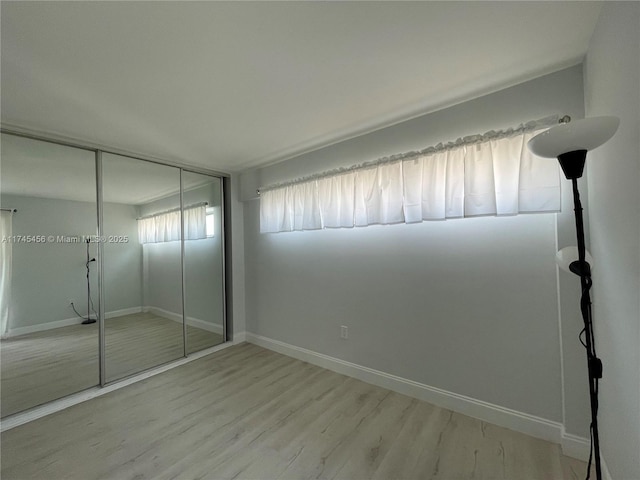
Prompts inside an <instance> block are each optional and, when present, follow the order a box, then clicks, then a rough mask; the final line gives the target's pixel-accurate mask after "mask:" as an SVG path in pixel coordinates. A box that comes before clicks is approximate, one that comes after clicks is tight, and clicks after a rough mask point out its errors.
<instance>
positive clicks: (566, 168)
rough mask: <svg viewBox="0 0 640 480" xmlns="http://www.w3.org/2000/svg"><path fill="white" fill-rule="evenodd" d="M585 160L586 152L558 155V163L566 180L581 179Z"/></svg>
mask: <svg viewBox="0 0 640 480" xmlns="http://www.w3.org/2000/svg"><path fill="white" fill-rule="evenodd" d="M586 159H587V151H586V150H574V151H572V152H567V153H562V154H560V155H558V161H559V162H560V166H561V167H562V171H563V172H564V176H565V177H567V180H575V179H576V178H580V177H582V172H583V171H584V163H585V160H586Z"/></svg>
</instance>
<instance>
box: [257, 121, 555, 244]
mask: <svg viewBox="0 0 640 480" xmlns="http://www.w3.org/2000/svg"><path fill="white" fill-rule="evenodd" d="M550 118H552V117H550ZM553 120H554V123H557V117H553ZM541 122H542V123H546V124H547V125H548V124H550V122H551V121H550V119H545V120H543V121H539V122H532V124H528V126H521V127H518V129H515V130H513V129H512V130H508V131H505V132H489V133H488V134H485V135H484V136H475V137H467V138H466V139H460V140H458V141H457V142H455V143H450V144H448V145H446V146H443V145H438V146H437V147H431V148H429V149H427V150H424V151H422V152H418V153H411V154H405V155H400V156H398V157H399V158H396V157H390V158H388V159H381V161H379V162H377V163H376V164H373V165H364V166H358V167H357V168H351V169H347V170H345V171H339V172H335V173H331V174H328V175H327V174H325V175H319V176H317V177H314V178H311V179H310V180H307V181H301V182H295V183H291V184H286V185H282V186H275V187H270V188H266V189H261V196H260V232H262V233H268V232H287V231H294V230H315V229H321V228H349V227H354V226H366V225H373V224H382V225H385V224H393V223H415V222H422V221H424V220H443V219H447V218H460V217H473V216H480V215H517V214H519V213H534V212H535V213H537V212H557V211H559V210H560V173H559V168H558V164H557V162H553V161H550V160H549V159H544V158H540V157H536V156H535V155H533V154H532V153H531V152H530V151H529V149H528V148H527V142H528V141H529V139H530V138H531V137H533V136H534V135H536V134H537V133H539V132H540V131H542V129H543V128H541V126H540V123H541Z"/></svg>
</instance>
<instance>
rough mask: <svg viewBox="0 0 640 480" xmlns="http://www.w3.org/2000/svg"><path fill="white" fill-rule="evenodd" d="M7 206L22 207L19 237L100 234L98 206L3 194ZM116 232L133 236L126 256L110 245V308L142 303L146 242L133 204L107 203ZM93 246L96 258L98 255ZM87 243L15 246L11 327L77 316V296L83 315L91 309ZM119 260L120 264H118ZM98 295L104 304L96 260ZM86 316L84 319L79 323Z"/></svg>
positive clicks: (15, 230)
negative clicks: (141, 241)
mask: <svg viewBox="0 0 640 480" xmlns="http://www.w3.org/2000/svg"><path fill="white" fill-rule="evenodd" d="M2 204H3V205H7V206H10V207H11V208H17V209H18V213H16V214H15V215H14V216H13V234H14V235H46V236H48V235H53V236H58V235H60V236H75V235H91V234H93V235H95V233H96V205H95V203H91V202H76V201H70V200H58V199H49V198H37V197H24V196H17V195H4V194H3V195H2ZM104 207H105V217H106V216H107V215H108V216H109V218H110V219H111V222H112V224H113V225H114V231H115V232H117V233H119V234H121V235H129V236H130V241H129V243H127V244H123V245H120V246H119V248H120V250H121V253H122V255H123V256H121V257H117V258H116V257H115V255H111V253H113V249H112V246H111V245H109V244H106V245H105V257H106V259H105V262H106V263H107V262H110V269H109V271H108V272H107V275H106V278H105V281H106V284H107V294H108V303H107V308H106V311H107V312H109V311H114V310H121V309H125V308H132V307H138V306H140V297H141V287H140V282H141V270H140V268H139V265H140V260H141V256H140V253H141V252H140V245H139V244H138V243H137V227H136V221H135V218H136V213H137V211H136V209H135V208H134V207H131V206H127V205H119V204H113V203H107V204H105V206H104ZM95 247H96V244H95V243H94V244H91V246H90V252H91V256H92V257H95V255H96V248H95ZM85 262H86V244H83V243H58V242H47V243H44V244H39V243H38V244H36V243H31V244H29V243H18V244H15V245H14V246H13V278H12V315H11V328H13V329H15V328H20V327H27V326H31V325H39V324H44V323H49V322H54V321H58V320H66V319H71V318H74V317H75V316H76V315H75V314H74V312H73V310H72V309H71V307H70V306H69V300H74V301H75V305H76V308H77V309H78V311H79V312H80V313H81V314H82V315H86V313H87V284H86V269H85ZM114 262H115V263H114ZM91 269H92V272H93V274H92V275H91V286H92V298H93V301H94V303H95V307H96V309H97V308H98V283H97V277H96V275H95V272H96V264H95V263H93V264H92V267H91ZM80 321H81V320H80V319H78V322H80Z"/></svg>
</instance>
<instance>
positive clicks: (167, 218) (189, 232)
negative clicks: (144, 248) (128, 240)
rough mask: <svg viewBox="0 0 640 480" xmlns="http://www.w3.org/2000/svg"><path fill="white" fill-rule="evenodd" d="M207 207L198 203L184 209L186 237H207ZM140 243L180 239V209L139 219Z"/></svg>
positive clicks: (189, 238) (194, 238)
mask: <svg viewBox="0 0 640 480" xmlns="http://www.w3.org/2000/svg"><path fill="white" fill-rule="evenodd" d="M206 216H207V207H206V205H204V204H202V205H197V206H194V207H187V208H185V209H184V238H185V240H198V239H201V238H207V222H206ZM138 240H139V241H140V243H161V242H173V241H177V240H180V211H179V210H176V211H172V212H166V213H160V214H158V215H153V216H150V217H146V218H140V219H138Z"/></svg>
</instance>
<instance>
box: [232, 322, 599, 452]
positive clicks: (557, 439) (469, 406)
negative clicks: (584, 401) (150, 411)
mask: <svg viewBox="0 0 640 480" xmlns="http://www.w3.org/2000/svg"><path fill="white" fill-rule="evenodd" d="M245 337H246V341H247V342H249V343H253V344H256V345H259V346H261V347H264V348H267V349H269V350H273V351H275V352H278V353H282V354H283V355H287V356H289V357H293V358H297V359H298V360H303V361H305V362H308V363H311V364H313V365H317V366H319V367H323V368H326V369H328V370H332V371H334V372H337V373H341V374H343V375H347V376H350V377H353V378H357V379H358V380H362V381H363V382H367V383H371V384H373V385H377V386H379V387H383V388H387V389H389V390H393V391H394V392H398V393H402V394H404V395H408V396H411V397H414V398H418V399H420V400H424V401H426V402H429V403H432V404H434V405H437V406H439V407H442V408H446V409H449V410H453V411H455V412H458V413H462V414H464V415H468V416H470V417H473V418H477V419H479V420H483V421H485V422H489V423H492V424H494V425H499V426H501V427H505V428H509V429H511V430H515V431H517V432H521V433H524V434H526V435H530V436H532V437H536V438H541V439H543V440H547V441H550V442H554V443H558V444H560V443H561V440H562V432H563V426H562V424H561V423H559V422H555V421H552V420H547V419H545V418H540V417H537V416H535V415H530V414H528V413H523V412H518V411H516V410H512V409H510V408H506V407H502V406H500V405H494V404H491V403H489V402H484V401H482V400H477V399H475V398H471V397H467V396H465V395H460V394H457V393H454V392H449V391H446V390H443V389H441V388H436V387H431V386H429V385H425V384H422V383H419V382H414V381H413V380H408V379H406V378H402V377H398V376H396V375H391V374H388V373H385V372H381V371H379V370H374V369H372V368H368V367H364V366H362V365H357V364H355V363H351V362H346V361H344V360H340V359H338V358H334V357H330V356H328V355H324V354H321V353H317V352H314V351H312V350H307V349H305V348H301V347H296V346H295V345H290V344H287V343H284V342H280V341H278V340H273V339H271V338H267V337H263V336H260V335H255V334H253V333H249V332H246V335H245ZM234 340H235V339H234ZM577 438H578V437H574V438H572V439H570V440H574V441H575V440H576V439H577ZM570 447H571V446H570ZM587 452H588V451H587Z"/></svg>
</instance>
